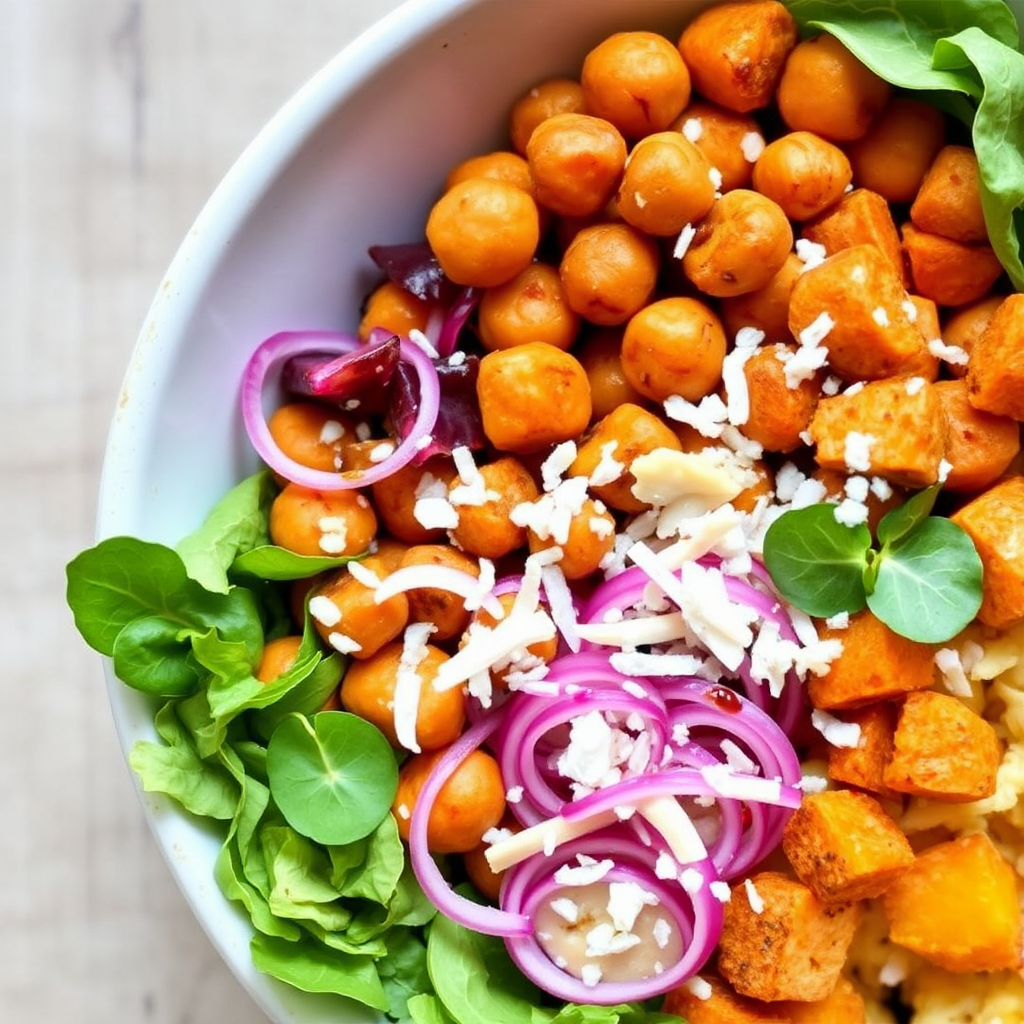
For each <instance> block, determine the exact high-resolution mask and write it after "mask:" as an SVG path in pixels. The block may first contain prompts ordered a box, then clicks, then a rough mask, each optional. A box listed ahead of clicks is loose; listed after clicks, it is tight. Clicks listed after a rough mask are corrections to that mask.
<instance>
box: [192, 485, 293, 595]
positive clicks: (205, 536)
mask: <svg viewBox="0 0 1024 1024" xmlns="http://www.w3.org/2000/svg"><path fill="white" fill-rule="evenodd" d="M276 493H277V485H276V484H275V483H274V478H273V477H272V476H271V474H270V473H269V472H268V471H260V472H259V473H254V474H253V475H252V476H250V477H248V478H246V479H245V480H243V481H242V482H241V483H239V484H237V485H236V486H235V487H233V488H232V489H231V490H230V491H228V493H227V494H225V495H224V497H223V498H221V500H220V501H219V502H217V504H216V505H215V506H214V507H213V509H212V511H211V512H210V514H209V515H208V516H207V517H206V519H205V520H204V522H203V524H202V526H200V527H199V529H198V530H196V531H194V532H193V533H191V534H189V535H188V536H187V537H185V539H184V540H182V541H181V542H180V543H179V544H178V546H177V551H178V554H179V555H180V556H181V558H182V561H183V562H184V563H185V568H186V571H187V572H188V575H189V576H191V577H192V579H194V580H195V581H196V582H197V583H200V584H201V585H202V586H203V587H205V588H206V589H207V590H210V591H213V592H214V593H219V594H226V593H227V592H228V590H229V588H230V583H229V582H228V576H227V570H228V568H229V567H230V565H231V563H232V562H233V561H234V560H235V557H236V556H237V555H238V553H239V552H240V551H248V550H249V549H250V548H254V547H256V546H257V545H259V544H264V543H266V542H267V541H268V540H269V530H268V526H267V522H268V514H269V508H270V503H271V501H272V500H273V497H274V495H275V494H276Z"/></svg>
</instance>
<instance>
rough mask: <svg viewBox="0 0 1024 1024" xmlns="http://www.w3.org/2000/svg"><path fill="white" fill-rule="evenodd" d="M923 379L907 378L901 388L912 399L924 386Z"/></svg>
mask: <svg viewBox="0 0 1024 1024" xmlns="http://www.w3.org/2000/svg"><path fill="white" fill-rule="evenodd" d="M925 383H926V382H925V379H924V377H908V378H907V379H906V381H904V383H903V388H904V390H905V391H906V392H907V394H908V395H910V396H911V397H913V396H914V395H916V394H917V393H918V392H919V391H920V390H921V388H923V387H924V386H925Z"/></svg>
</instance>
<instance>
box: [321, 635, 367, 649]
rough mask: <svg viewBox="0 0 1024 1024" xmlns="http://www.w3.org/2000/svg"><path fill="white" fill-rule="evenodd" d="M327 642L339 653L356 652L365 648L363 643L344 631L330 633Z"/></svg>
mask: <svg viewBox="0 0 1024 1024" xmlns="http://www.w3.org/2000/svg"><path fill="white" fill-rule="evenodd" d="M327 642H328V643H329V644H330V645H331V646H332V647H333V648H334V649H335V650H336V651H337V652H338V653H339V654H355V653H357V652H358V651H361V650H362V649H363V645H362V644H361V643H359V642H358V641H356V640H353V639H352V637H350V636H346V635H345V634H344V633H338V632H334V633H328V635H327Z"/></svg>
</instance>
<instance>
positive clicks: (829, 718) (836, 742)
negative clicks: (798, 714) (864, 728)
mask: <svg viewBox="0 0 1024 1024" xmlns="http://www.w3.org/2000/svg"><path fill="white" fill-rule="evenodd" d="M811 725H813V726H814V728H815V729H817V730H818V732H820V733H821V735H822V736H824V737H825V740H826V742H827V743H829V744H830V745H831V746H833V747H842V748H848V749H851V750H853V749H856V747H857V745H858V744H859V743H860V726H859V725H858V724H857V723H856V722H843V721H841V720H840V719H838V718H836V717H834V716H833V715H830V714H829V713H828V712H827V711H821V710H819V709H818V708H815V709H814V710H813V711H812V712H811Z"/></svg>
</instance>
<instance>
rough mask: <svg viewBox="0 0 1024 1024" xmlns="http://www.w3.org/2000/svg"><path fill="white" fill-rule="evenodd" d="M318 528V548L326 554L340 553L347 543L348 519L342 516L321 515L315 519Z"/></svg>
mask: <svg viewBox="0 0 1024 1024" xmlns="http://www.w3.org/2000/svg"><path fill="white" fill-rule="evenodd" d="M316 525H317V528H318V529H319V530H320V541H319V544H320V550H321V551H323V552H325V553H326V554H328V555H340V554H342V553H343V552H344V551H345V545H346V544H347V543H348V520H346V519H345V517H344V516H321V517H320V519H319V520H318V521H317V524H316Z"/></svg>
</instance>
